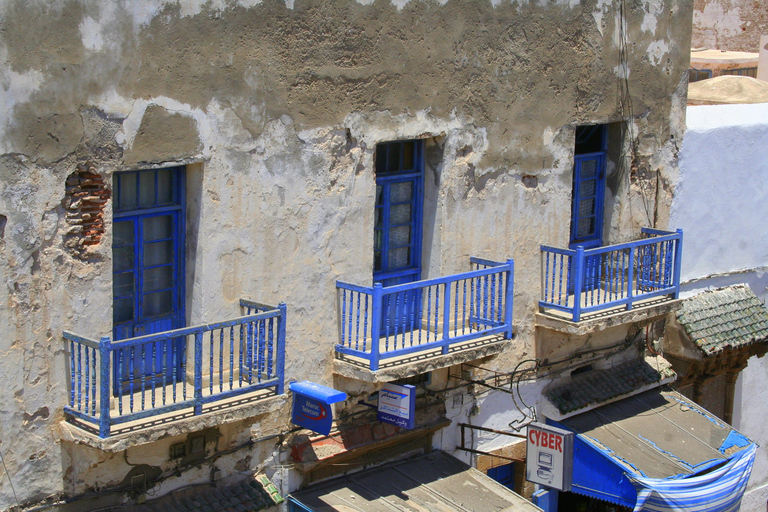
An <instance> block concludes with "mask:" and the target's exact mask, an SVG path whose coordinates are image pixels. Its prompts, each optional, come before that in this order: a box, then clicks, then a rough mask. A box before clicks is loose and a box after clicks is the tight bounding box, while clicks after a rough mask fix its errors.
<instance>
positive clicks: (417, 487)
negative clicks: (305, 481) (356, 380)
mask: <svg viewBox="0 0 768 512" xmlns="http://www.w3.org/2000/svg"><path fill="white" fill-rule="evenodd" d="M291 497H292V499H295V500H297V501H299V502H300V503H301V504H302V505H304V506H305V507H308V508H310V509H311V510H314V511H315V512H332V511H339V512H393V511H397V512H406V511H408V512H424V511H430V512H460V511H463V512H512V511H516V512H526V511H528V512H535V511H539V512H541V509H540V508H539V507H537V506H535V505H534V504H532V503H531V502H529V501H527V500H526V499H525V498H523V497H522V496H519V495H518V494H515V493H514V492H512V491H510V490H509V489H507V488H506V487H504V486H503V485H501V484H499V483H498V482H495V481H494V480H492V479H491V478H489V477H488V476H486V475H484V474H483V473H481V472H479V471H478V470H476V469H473V468H470V467H469V466H467V465H466V464H464V463H463V462H461V461H459V460H458V459H456V458H454V457H451V456H450V455H448V454H446V453H444V452H439V451H436V452H432V453H428V454H426V455H420V456H418V457H415V458H411V459H406V460H401V461H398V462H394V463H390V464H386V465H384V466H380V467H377V468H373V469H370V470H367V471H363V472H361V473H356V474H353V475H349V476H345V477H343V478H337V479H334V480H331V481H328V482H325V483H321V484H318V485H314V486H312V487H309V488H307V489H305V490H302V491H299V492H296V493H293V494H292V496H291Z"/></svg>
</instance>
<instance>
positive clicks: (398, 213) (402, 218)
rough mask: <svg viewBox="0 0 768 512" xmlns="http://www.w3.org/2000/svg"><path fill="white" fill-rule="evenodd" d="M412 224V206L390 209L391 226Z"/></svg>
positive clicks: (406, 205)
mask: <svg viewBox="0 0 768 512" xmlns="http://www.w3.org/2000/svg"><path fill="white" fill-rule="evenodd" d="M409 222H411V205H410V204H409V203H406V204H398V205H395V206H393V207H391V208H390V209H389V223H390V224H408V223H409Z"/></svg>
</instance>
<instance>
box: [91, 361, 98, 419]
mask: <svg viewBox="0 0 768 512" xmlns="http://www.w3.org/2000/svg"><path fill="white" fill-rule="evenodd" d="M91 359H92V362H91V368H93V371H91V400H92V402H91V414H92V415H94V416H95V415H96V373H98V370H97V366H96V349H93V350H91Z"/></svg>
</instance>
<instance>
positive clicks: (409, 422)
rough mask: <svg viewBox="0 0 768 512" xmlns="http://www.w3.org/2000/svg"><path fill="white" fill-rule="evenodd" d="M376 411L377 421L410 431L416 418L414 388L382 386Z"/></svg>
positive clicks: (395, 385)
mask: <svg viewBox="0 0 768 512" xmlns="http://www.w3.org/2000/svg"><path fill="white" fill-rule="evenodd" d="M378 411H379V412H378V414H377V416H376V417H377V419H378V420H379V421H381V422H383V423H390V424H392V425H397V426H398V427H402V428H407V429H412V428H413V426H414V424H415V416H416V387H415V386H411V385H405V386H399V385H397V384H384V387H383V388H381V390H380V391H379V407H378Z"/></svg>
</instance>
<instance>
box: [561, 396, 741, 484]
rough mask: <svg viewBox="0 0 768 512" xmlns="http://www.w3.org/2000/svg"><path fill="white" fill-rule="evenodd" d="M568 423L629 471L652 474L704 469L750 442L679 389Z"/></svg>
mask: <svg viewBox="0 0 768 512" xmlns="http://www.w3.org/2000/svg"><path fill="white" fill-rule="evenodd" d="M562 424H564V425H565V426H566V427H567V428H569V429H571V430H573V431H574V432H576V433H578V434H580V435H581V436H580V437H581V439H584V440H585V441H586V442H588V443H589V444H591V445H592V446H593V447H594V448H595V449H596V450H598V451H601V452H603V454H604V455H605V457H608V458H609V459H611V460H613V461H614V462H615V463H616V464H618V465H620V466H621V467H623V468H624V471H626V472H627V473H628V474H635V475H639V476H645V477H649V478H668V477H673V476H685V475H691V474H694V473H698V472H700V471H702V470H703V469H705V468H707V467H712V466H714V465H717V464H719V463H721V462H722V461H724V460H726V459H727V458H728V456H729V455H730V454H732V453H734V452H737V451H740V450H742V449H744V448H745V447H746V446H747V445H748V444H749V441H748V440H747V439H746V438H744V437H743V436H741V434H738V432H736V431H735V430H734V429H733V428H732V427H730V426H729V425H728V424H726V423H724V422H722V421H720V420H719V419H717V418H716V417H715V416H713V415H712V414H710V413H709V412H707V411H706V410H704V409H702V408H701V407H699V406H698V405H696V404H694V403H693V402H691V401H690V400H687V399H686V398H685V397H683V396H682V395H680V394H679V393H676V392H674V391H665V392H659V391H658V390H653V391H647V392H645V393H641V394H639V395H635V396H632V397H629V398H626V399H624V400H620V401H618V402H614V403H612V404H608V405H605V406H603V407H600V408H597V409H594V410H592V411H589V412H585V413H583V414H579V415H578V416H574V417H572V418H568V419H566V420H563V421H562ZM734 436H735V437H734ZM734 438H736V439H738V442H737V443H736V444H734V443H732V440H733V439H734Z"/></svg>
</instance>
